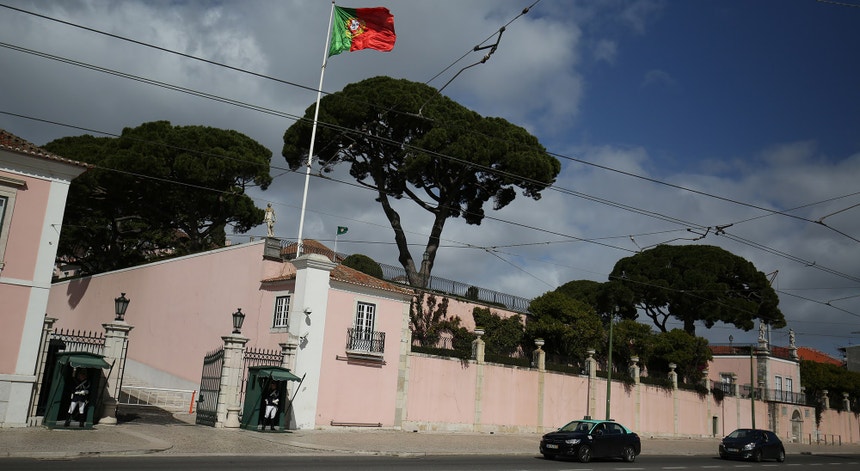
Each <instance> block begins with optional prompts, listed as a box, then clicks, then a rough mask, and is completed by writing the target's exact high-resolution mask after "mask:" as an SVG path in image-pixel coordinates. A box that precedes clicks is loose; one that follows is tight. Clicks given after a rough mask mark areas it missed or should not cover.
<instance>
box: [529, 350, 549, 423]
mask: <svg viewBox="0 0 860 471" xmlns="http://www.w3.org/2000/svg"><path fill="white" fill-rule="evenodd" d="M543 345H544V341H543V339H535V346H536V347H537V349H535V351H533V352H532V367H533V368H537V376H538V377H537V380H538V396H537V401H538V403H537V432H543V416H544V396H545V395H546V352H545V351H543V348H541V347H543Z"/></svg>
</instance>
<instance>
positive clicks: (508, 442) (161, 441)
mask: <svg viewBox="0 0 860 471" xmlns="http://www.w3.org/2000/svg"><path fill="white" fill-rule="evenodd" d="M146 419H149V417H142V418H141V420H131V421H127V422H120V423H119V424H118V425H114V426H108V425H97V426H96V427H95V428H93V429H91V430H76V429H74V428H71V429H53V430H51V429H47V428H44V427H29V428H20V429H0V458H3V457H33V458H53V459H58V458H74V457H82V456H94V455H146V454H164V455H168V454H169V455H243V454H249V455H317V456H318V455H331V454H342V453H352V454H371V455H394V456H420V455H460V454H488V455H537V454H538V442H539V441H540V434H537V433H535V434H489V433H438V432H414V433H413V432H404V431H393V430H383V429H364V428H361V429H355V428H344V429H340V428H339V429H326V430H295V431H289V432H256V431H250V430H242V429H215V428H212V427H207V426H198V425H194V424H193V416H189V415H188V414H177V415H175V416H172V417H166V418H164V417H162V418H160V419H158V420H146ZM718 444H719V439H717V438H671V439H670V438H650V437H642V455H645V456H647V455H678V454H682V455H716V453H717V446H718ZM785 447H786V453H787V454H788V455H789V456H790V455H792V454H800V453H813V454H819V453H827V454H835V453H843V454H844V453H851V454H860V445H857V444H852V445H841V446H840V445H798V444H793V443H787V444H786V445H785Z"/></svg>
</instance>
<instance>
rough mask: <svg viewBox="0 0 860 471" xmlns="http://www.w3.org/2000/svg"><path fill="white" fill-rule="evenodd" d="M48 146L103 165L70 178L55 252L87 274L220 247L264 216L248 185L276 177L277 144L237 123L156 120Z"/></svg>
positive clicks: (59, 140)
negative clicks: (272, 171) (229, 232)
mask: <svg viewBox="0 0 860 471" xmlns="http://www.w3.org/2000/svg"><path fill="white" fill-rule="evenodd" d="M43 147H44V148H45V149H46V150H48V151H50V152H53V153H55V154H57V155H61V156H63V157H66V158H70V159H74V160H78V161H82V162H87V163H91V164H94V165H95V166H96V167H95V168H94V169H93V170H90V171H89V172H86V173H85V174H83V175H81V176H80V177H78V178H76V179H75V180H73V181H72V184H71V186H70V188H69V196H68V201H67V204H66V211H65V216H64V220H63V230H62V233H61V236H60V242H59V246H58V251H57V255H58V257H59V258H61V259H63V260H66V261H69V262H74V263H77V264H79V265H80V266H81V269H82V271H83V272H84V273H85V274H94V273H100V272H104V271H109V270H115V269H119V268H124V267H128V266H133V265H136V264H139V263H143V262H147V261H150V260H153V259H157V258H160V257H164V256H165V255H183V254H188V253H194V252H199V251H202V250H208V249H211V248H213V247H219V246H223V245H224V243H225V238H226V227H227V226H228V225H232V227H233V231H234V232H237V233H242V232H247V231H248V230H249V229H251V228H252V227H254V226H256V225H258V224H259V223H260V221H262V219H263V210H262V209H259V208H257V207H256V206H255V205H254V202H253V200H252V199H251V198H250V197H248V196H247V195H246V194H245V189H246V188H247V187H248V186H250V185H257V186H259V187H260V188H262V189H263V190H265V189H266V188H267V187H268V186H269V184H270V183H271V181H272V178H271V176H270V175H269V164H270V161H271V157H272V153H271V151H270V150H269V149H267V148H265V147H264V146H262V145H261V144H259V143H257V142H256V141H254V140H253V139H251V138H249V137H247V136H245V135H244V134H241V133H239V132H236V131H232V130H223V129H217V128H211V127H204V126H172V125H171V124H170V123H169V122H167V121H155V122H150V123H144V124H142V125H140V126H138V127H136V128H126V129H124V130H123V132H122V134H121V135H120V136H119V137H117V138H110V137H94V136H91V135H82V136H74V137H64V138H61V139H57V140H55V141H52V142H50V143H48V144H46V145H44V146H43Z"/></svg>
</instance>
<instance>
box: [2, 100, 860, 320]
mask: <svg viewBox="0 0 860 471" xmlns="http://www.w3.org/2000/svg"><path fill="white" fill-rule="evenodd" d="M0 113H4V114H11V113H6V112H3V111H0ZM12 115H14V114H12ZM14 116H19V117H24V118H27V119H37V118H29V117H25V116H22V115H14ZM37 120H38V119H37ZM39 121H43V122H47V123H50V124H57V125H61V126H68V127H72V128H76V129H81V130H86V131H89V132H95V133H100V134H105V135H115V134H112V133H108V132H102V131H97V130H92V129H87V128H82V127H78V126H72V125H65V124H62V123H56V122H51V121H47V120H39ZM156 144H160V145H165V144H163V143H156ZM184 150H189V151H193V152H198V153H202V152H199V151H194V150H192V149H184ZM217 157H222V158H226V157H224V156H217ZM95 167H96V168H98V169H101V170H106V171H115V172H118V173H122V174H126V175H130V176H135V177H138V178H143V179H149V180H154V181H162V182H165V183H172V184H177V185H181V186H186V187H189V188H194V189H198V190H204V191H211V192H216V193H220V194H225V195H231V194H233V193H232V192H230V191H228V190H219V189H215V188H211V187H205V186H201V185H195V184H191V183H186V182H180V181H176V180H171V179H166V178H162V177H156V176H151V175H144V174H139V173H135V172H128V171H124V170H120V169H114V168H107V167H101V166H98V165H96V166H95ZM326 179H328V180H332V181H335V182H339V181H338V180H335V179H331V178H326ZM339 183H347V184H350V183H348V182H339ZM351 185H355V184H354V183H352V184H351ZM361 188H364V187H361ZM287 206H289V205H287ZM321 214H324V213H321ZM487 218H489V219H491V220H496V221H499V222H503V223H508V224H514V225H518V226H520V227H524V228H528V229H531V230H536V231H543V232H549V233H552V234H554V235H558V236H562V237H570V238H573V239H575V240H578V241H581V242H587V243H597V244H598V245H602V246H605V247H610V248H616V249H620V250H628V251H630V252H634V251H632V250H629V249H624V248H623V247H618V246H612V245H608V244H603V243H598V242H596V241H594V240H589V239H583V238H578V237H574V236H570V235H566V234H561V233H557V232H551V231H546V230H542V229H540V228H537V227H534V226H528V225H523V224H518V223H514V222H512V221H505V220H502V219H500V218H494V217H491V216H487ZM421 235H424V234H421ZM442 240H447V241H448V242H453V243H456V244H460V245H461V246H462V248H477V249H481V250H484V251H485V252H487V253H489V254H491V255H493V256H495V257H497V258H499V259H500V260H502V261H503V262H505V263H507V264H509V265H512V266H514V267H515V268H517V269H518V270H521V271H523V272H524V273H526V274H527V275H529V276H531V277H533V278H535V279H537V280H538V281H541V282H542V283H544V284H547V285H548V286H549V283H547V282H545V281H543V280H540V279H539V278H537V277H536V276H535V275H533V274H531V273H529V272H528V271H526V270H524V269H522V268H521V267H518V266H516V265H515V264H513V263H512V262H510V261H508V260H506V259H504V258H502V257H501V256H499V255H498V253H496V252H497V251H496V250H495V248H494V247H480V246H475V245H473V244H469V243H465V242H457V241H453V240H448V239H442ZM389 244H390V243H389ZM836 273H838V272H836ZM686 291H689V290H686ZM777 292H780V293H782V294H786V295H787V296H791V297H795V298H799V299H803V300H806V301H809V302H814V303H818V304H822V305H825V306H828V307H831V308H833V309H836V310H838V311H841V312H844V313H847V314H850V315H852V316H857V317H860V315H858V314H855V313H853V312H851V311H847V310H845V309H842V308H839V307H836V306H833V305H832V304H831V303H830V302H822V301H817V300H814V299H811V298H807V297H804V296H799V295H795V294H792V293H788V292H785V291H782V290H777ZM686 294H687V295H690V296H695V297H698V296H696V295H695V294H694V293H692V292H686ZM851 297H853V296H849V297H846V298H838V299H837V300H839V299H847V298H851ZM700 299H704V298H700Z"/></svg>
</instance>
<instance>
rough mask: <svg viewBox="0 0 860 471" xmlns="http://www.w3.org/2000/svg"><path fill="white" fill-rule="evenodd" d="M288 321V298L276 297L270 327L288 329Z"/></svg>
mask: <svg viewBox="0 0 860 471" xmlns="http://www.w3.org/2000/svg"><path fill="white" fill-rule="evenodd" d="M289 321H290V297H289V296H278V297H276V298H275V315H274V316H273V317H272V327H274V328H278V327H289Z"/></svg>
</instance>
